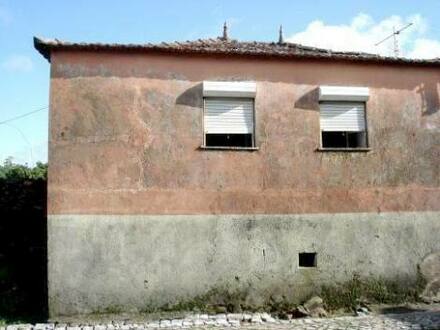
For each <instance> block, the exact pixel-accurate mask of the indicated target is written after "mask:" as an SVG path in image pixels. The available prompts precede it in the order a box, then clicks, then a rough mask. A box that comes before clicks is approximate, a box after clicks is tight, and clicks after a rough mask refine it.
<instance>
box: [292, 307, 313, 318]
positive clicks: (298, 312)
mask: <svg viewBox="0 0 440 330" xmlns="http://www.w3.org/2000/svg"><path fill="white" fill-rule="evenodd" d="M291 314H292V317H293V318H295V319H296V318H301V317H306V316H309V314H310V313H309V311H308V310H307V309H305V308H304V306H298V307H296V308H295V309H294V310H293V311H292V313H291Z"/></svg>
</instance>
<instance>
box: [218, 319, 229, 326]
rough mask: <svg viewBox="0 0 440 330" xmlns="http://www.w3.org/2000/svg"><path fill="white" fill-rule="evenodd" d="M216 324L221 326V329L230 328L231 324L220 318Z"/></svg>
mask: <svg viewBox="0 0 440 330" xmlns="http://www.w3.org/2000/svg"><path fill="white" fill-rule="evenodd" d="M215 323H216V325H217V326H220V327H228V326H229V322H228V320H226V318H219V319H217V320H215Z"/></svg>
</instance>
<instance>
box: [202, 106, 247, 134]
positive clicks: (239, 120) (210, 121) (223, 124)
mask: <svg viewBox="0 0 440 330" xmlns="http://www.w3.org/2000/svg"><path fill="white" fill-rule="evenodd" d="M204 117H205V118H204V127H205V133H207V134H249V133H253V132H254V102H253V100H252V99H238V98H205V116H204Z"/></svg>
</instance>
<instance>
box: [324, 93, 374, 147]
mask: <svg viewBox="0 0 440 330" xmlns="http://www.w3.org/2000/svg"><path fill="white" fill-rule="evenodd" d="M327 102H332V103H362V104H363V105H364V121H365V130H364V131H334V132H344V133H346V134H347V133H350V132H352V133H353V132H365V145H366V146H365V147H355V148H353V147H345V148H338V147H324V146H323V143H322V132H323V130H322V128H321V104H322V103H327ZM367 119H368V118H367V101H350V100H332V101H326V100H323V101H319V147H318V148H317V151H323V152H325V151H331V152H333V151H334V152H366V151H370V150H371V148H370V139H369V132H368V120H367ZM324 132H325V131H324Z"/></svg>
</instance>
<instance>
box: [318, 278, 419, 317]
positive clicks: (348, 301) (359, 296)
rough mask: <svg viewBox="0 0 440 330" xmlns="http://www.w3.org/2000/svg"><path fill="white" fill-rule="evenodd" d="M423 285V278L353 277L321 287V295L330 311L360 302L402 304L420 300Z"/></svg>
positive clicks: (350, 307)
mask: <svg viewBox="0 0 440 330" xmlns="http://www.w3.org/2000/svg"><path fill="white" fill-rule="evenodd" d="M422 287H423V283H422V280H421V279H420V277H419V279H418V280H417V281H416V282H415V283H414V282H411V281H408V280H396V281H390V280H385V279H381V278H379V279H369V278H361V277H360V276H359V275H354V276H353V278H352V279H351V280H350V281H348V282H345V283H343V284H340V285H330V286H322V287H321V297H322V298H323V300H324V303H325V305H326V307H327V309H328V310H329V311H335V310H338V309H347V310H352V309H354V308H356V306H358V305H360V304H365V303H367V304H371V303H374V304H401V303H406V302H417V301H419V293H420V292H421V288H422Z"/></svg>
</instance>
